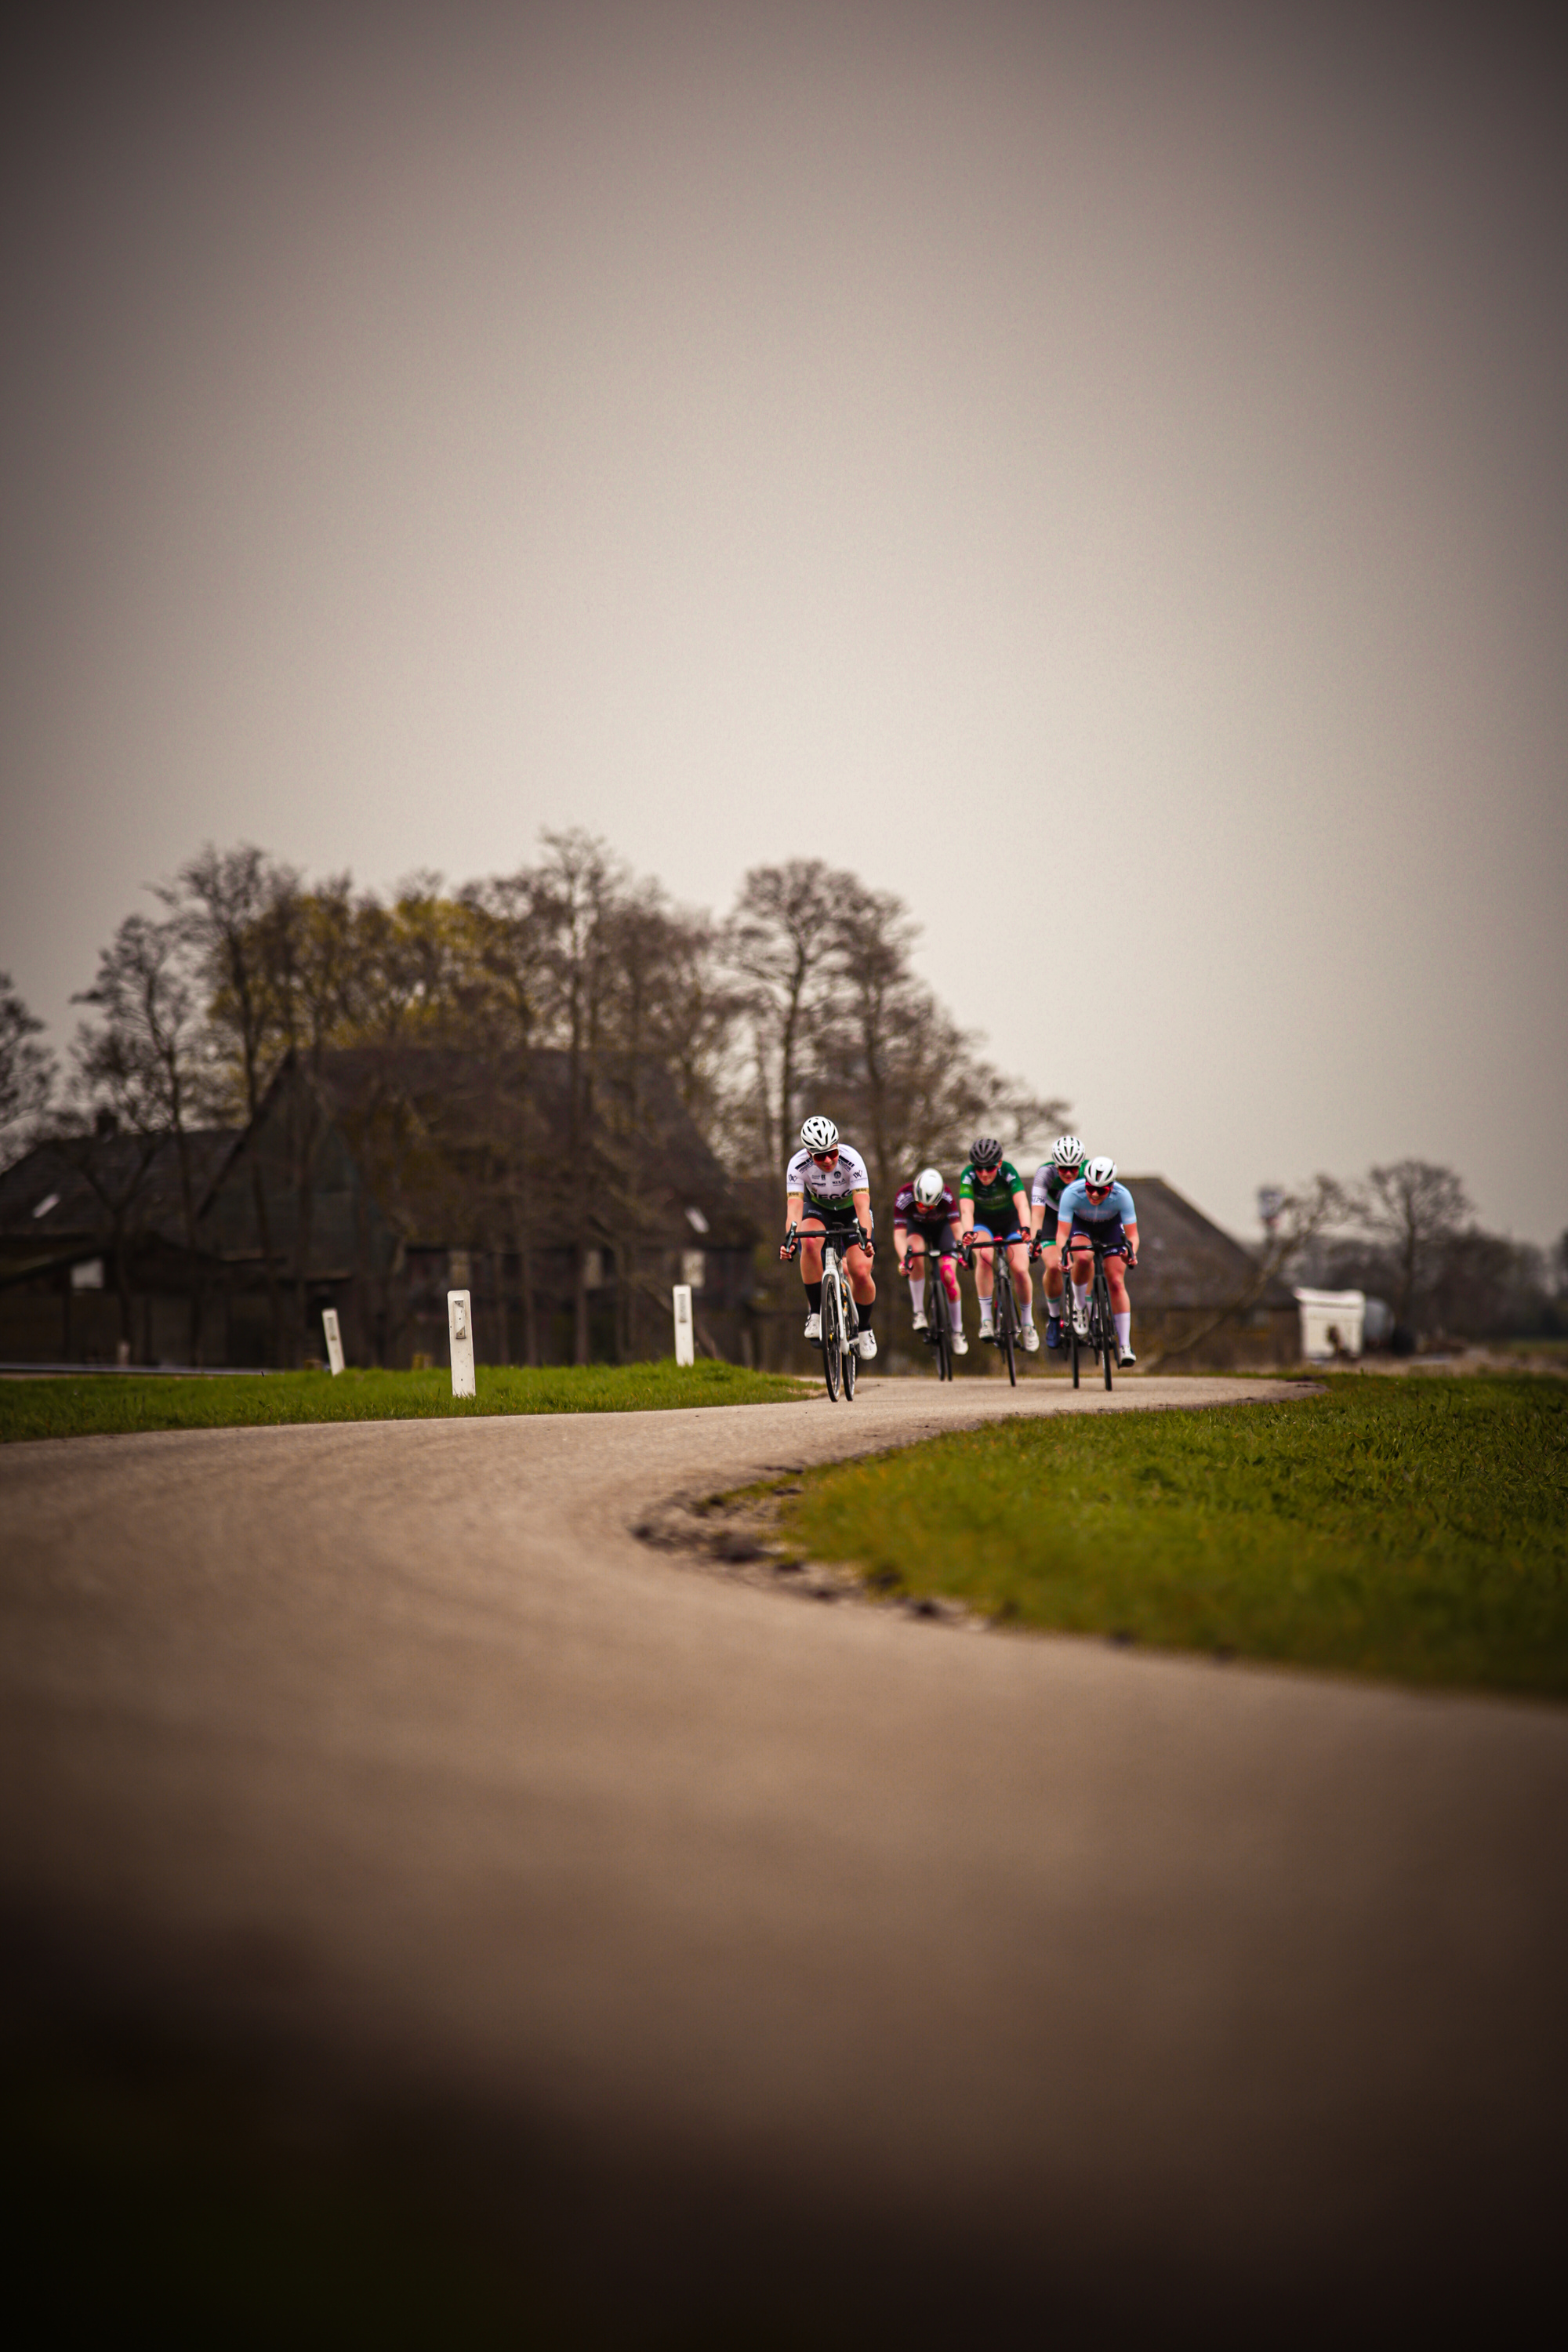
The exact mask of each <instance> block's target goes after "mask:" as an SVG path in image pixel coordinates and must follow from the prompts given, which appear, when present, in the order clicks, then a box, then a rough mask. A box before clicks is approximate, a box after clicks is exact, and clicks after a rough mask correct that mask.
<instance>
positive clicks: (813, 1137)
mask: <svg viewBox="0 0 1568 2352" xmlns="http://www.w3.org/2000/svg"><path fill="white" fill-rule="evenodd" d="M800 1139H801V1141H802V1142H803V1143H804V1144H805V1148H806V1150H808V1151H833V1150H837V1144H838V1129H837V1128H836V1127H835V1126H834V1124H833V1121H832V1120H831V1119H830V1118H808V1119H807V1120H806V1122H805V1126H804V1127H803V1128H802V1129H801V1130H800Z"/></svg>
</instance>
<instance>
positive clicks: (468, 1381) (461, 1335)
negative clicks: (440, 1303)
mask: <svg viewBox="0 0 1568 2352" xmlns="http://www.w3.org/2000/svg"><path fill="white" fill-rule="evenodd" d="M447 1338H448V1339H450V1340H451V1343H452V1394H453V1395H454V1396H455V1397H471V1396H473V1395H475V1394H477V1391H476V1390H475V1387H474V1318H473V1313H472V1310H471V1308H470V1307H469V1304H468V1292H467V1291H466V1290H449V1291H448V1292H447Z"/></svg>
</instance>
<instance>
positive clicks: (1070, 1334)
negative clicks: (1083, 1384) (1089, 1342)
mask: <svg viewBox="0 0 1568 2352" xmlns="http://www.w3.org/2000/svg"><path fill="white" fill-rule="evenodd" d="M1067 1307H1068V1313H1067V1323H1066V1327H1065V1328H1066V1330H1067V1339H1068V1349H1069V1351H1070V1353H1071V1356H1072V1384H1073V1386H1074V1388H1075V1389H1076V1388H1077V1386H1078V1319H1077V1317H1076V1315H1075V1314H1074V1312H1073V1304H1072V1300H1071V1298H1070V1297H1069V1298H1068V1302H1067Z"/></svg>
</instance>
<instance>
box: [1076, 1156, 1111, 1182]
mask: <svg viewBox="0 0 1568 2352" xmlns="http://www.w3.org/2000/svg"><path fill="white" fill-rule="evenodd" d="M1083 1181H1084V1182H1085V1183H1086V1184H1114V1183H1115V1181H1116V1162H1115V1160H1108V1159H1107V1158H1106V1156H1105V1154H1104V1153H1103V1152H1101V1153H1100V1158H1099V1159H1098V1160H1090V1161H1089V1166H1088V1167H1087V1168H1086V1169H1085V1170H1084V1171H1083Z"/></svg>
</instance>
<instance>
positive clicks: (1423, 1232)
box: [1360, 1160, 1471, 1329]
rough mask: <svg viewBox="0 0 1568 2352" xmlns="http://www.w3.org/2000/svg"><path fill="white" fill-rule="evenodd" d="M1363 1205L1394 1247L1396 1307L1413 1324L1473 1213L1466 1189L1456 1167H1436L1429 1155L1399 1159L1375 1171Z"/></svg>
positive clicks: (1371, 1225) (1372, 1227) (1378, 1236)
mask: <svg viewBox="0 0 1568 2352" xmlns="http://www.w3.org/2000/svg"><path fill="white" fill-rule="evenodd" d="M1360 1208H1361V1215H1362V1219H1363V1223H1365V1225H1366V1227H1367V1230H1368V1231H1369V1232H1370V1233H1371V1234H1372V1235H1373V1238H1374V1240H1376V1241H1377V1242H1378V1243H1379V1244H1381V1245H1382V1246H1383V1247H1384V1249H1386V1251H1387V1252H1388V1255H1389V1259H1390V1262H1391V1265H1392V1267H1393V1270H1394V1285H1395V1303H1394V1312H1395V1314H1396V1315H1397V1316H1398V1318H1399V1320H1400V1322H1402V1323H1403V1324H1405V1326H1406V1328H1411V1329H1413V1328H1415V1322H1416V1318H1417V1316H1418V1314H1419V1312H1420V1308H1421V1305H1422V1303H1423V1301H1424V1300H1425V1299H1426V1297H1428V1295H1429V1294H1430V1293H1431V1291H1432V1290H1433V1289H1434V1288H1435V1287H1436V1284H1437V1281H1438V1279H1439V1277H1440V1276H1441V1274H1442V1272H1443V1268H1444V1265H1445V1262H1446V1260H1447V1255H1448V1253H1449V1251H1450V1249H1451V1248H1452V1246H1453V1244H1454V1241H1455V1239H1456V1238H1457V1236H1458V1234H1459V1232H1460V1230H1461V1228H1462V1227H1463V1226H1464V1224H1465V1223H1466V1222H1467V1220H1468V1218H1469V1216H1470V1214H1471V1210H1470V1203H1469V1201H1468V1197H1467V1195H1466V1192H1465V1188H1464V1186H1463V1184H1462V1183H1461V1182H1460V1181H1459V1179H1458V1176H1457V1175H1456V1174H1455V1173H1454V1171H1453V1170H1452V1169H1451V1168H1437V1167H1434V1166H1433V1164H1432V1162H1431V1161H1430V1160H1394V1162H1393V1163H1392V1164H1391V1165H1390V1166H1388V1167H1386V1168H1373V1169H1372V1170H1371V1171H1369V1173H1368V1176H1367V1181H1366V1189H1365V1192H1363V1195H1362V1199H1361V1202H1360Z"/></svg>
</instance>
